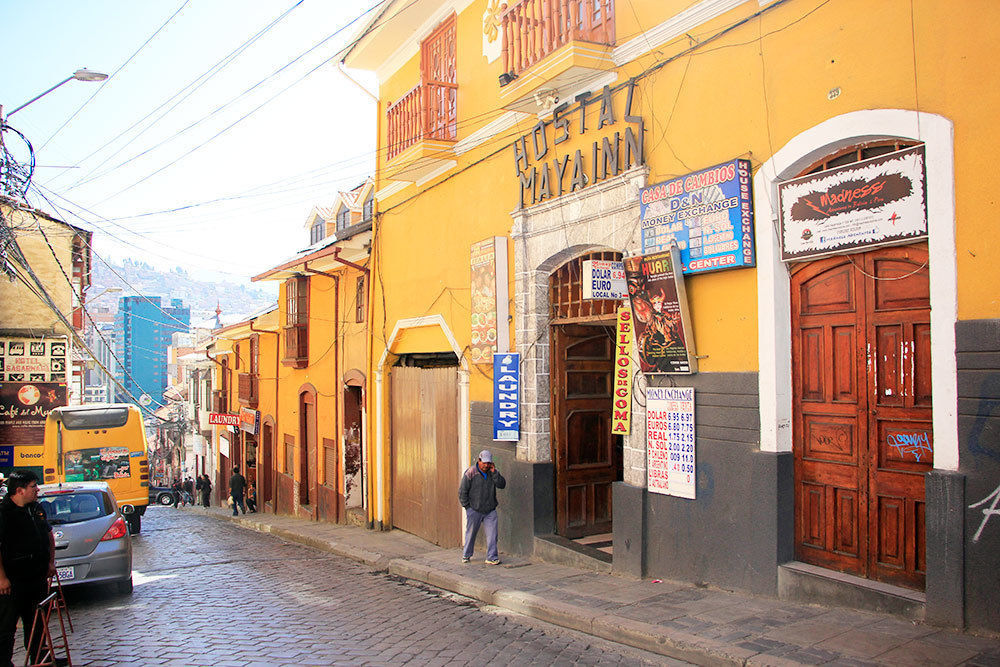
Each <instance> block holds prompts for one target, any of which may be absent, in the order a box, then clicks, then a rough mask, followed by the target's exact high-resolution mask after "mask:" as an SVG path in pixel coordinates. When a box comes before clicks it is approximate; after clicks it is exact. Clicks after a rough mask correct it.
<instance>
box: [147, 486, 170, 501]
mask: <svg viewBox="0 0 1000 667" xmlns="http://www.w3.org/2000/svg"><path fill="white" fill-rule="evenodd" d="M149 502H150V504H153V503H157V504H158V505H173V504H174V491H173V489H171V488H170V487H169V486H151V487H149Z"/></svg>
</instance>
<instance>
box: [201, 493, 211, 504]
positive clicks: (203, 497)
mask: <svg viewBox="0 0 1000 667" xmlns="http://www.w3.org/2000/svg"><path fill="white" fill-rule="evenodd" d="M211 495H212V491H211V490H208V491H202V492H201V504H202V505H204V506H205V507H208V499H209V497H210V496H211Z"/></svg>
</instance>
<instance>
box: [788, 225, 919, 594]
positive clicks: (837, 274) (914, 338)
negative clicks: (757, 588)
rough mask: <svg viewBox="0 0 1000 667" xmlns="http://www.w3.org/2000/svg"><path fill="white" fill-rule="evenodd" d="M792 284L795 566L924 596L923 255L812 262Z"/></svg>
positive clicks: (894, 251) (911, 251)
mask: <svg viewBox="0 0 1000 667" xmlns="http://www.w3.org/2000/svg"><path fill="white" fill-rule="evenodd" d="M791 284H792V338H793V341H792V342H793V346H792V367H793V371H792V376H793V400H794V406H793V452H794V458H795V504H796V511H795V551H796V557H797V558H798V559H799V560H802V561H805V562H808V563H813V564H816V565H820V566H823V567H828V568H832V569H836V570H840V571H844V572H850V573H853V574H857V575H860V576H864V577H870V578H873V579H878V580H880V581H886V582H891V583H895V584H899V585H903V586H908V587H912V588H923V585H924V569H925V562H924V475H923V474H924V473H925V472H927V471H929V470H930V469H931V467H932V463H933V445H934V443H933V430H932V428H931V374H930V373H931V354H930V351H931V342H930V297H929V281H928V268H927V248H926V245H914V246H904V247H897V248H886V249H879V250H873V251H870V252H867V253H863V254H857V255H848V256H840V257H833V258H829V259H824V260H819V261H816V262H812V263H810V264H808V265H805V266H804V267H802V268H801V269H799V270H798V271H797V272H796V273H794V275H793V276H792V280H791Z"/></svg>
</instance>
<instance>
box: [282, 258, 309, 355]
mask: <svg viewBox="0 0 1000 667" xmlns="http://www.w3.org/2000/svg"><path fill="white" fill-rule="evenodd" d="M308 361H309V278H308V277H307V276H296V277H295V278H289V279H288V280H287V281H285V356H284V359H282V362H283V363H285V364H288V365H291V366H295V367H296V368H305V367H306V366H307V365H308Z"/></svg>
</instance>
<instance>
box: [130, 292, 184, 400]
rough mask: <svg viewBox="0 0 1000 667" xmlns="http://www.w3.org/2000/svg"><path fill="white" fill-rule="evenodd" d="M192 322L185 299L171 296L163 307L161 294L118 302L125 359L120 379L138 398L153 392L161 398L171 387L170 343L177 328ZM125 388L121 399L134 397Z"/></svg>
mask: <svg viewBox="0 0 1000 667" xmlns="http://www.w3.org/2000/svg"><path fill="white" fill-rule="evenodd" d="M190 325H191V309H190V308H188V307H187V306H185V305H184V304H183V302H182V301H181V299H171V300H170V305H169V306H167V307H161V306H160V297H158V296H150V297H146V296H126V297H122V298H121V299H119V301H118V317H117V318H116V320H115V328H116V329H117V334H118V335H117V336H116V338H115V343H116V345H115V347H116V352H117V355H118V359H119V360H120V362H121V367H120V368H119V371H120V372H119V375H118V376H119V379H120V380H121V382H122V384H123V385H124V386H125V388H126V389H127V390H128V392H130V393H131V394H132V397H135V399H138V398H139V397H140V396H142V395H143V394H149V395H150V397H151V398H152V399H153V400H154V401H161V400H162V398H163V390H164V389H166V388H167V383H168V376H167V346H169V345H170V337H171V336H172V335H173V333H174V332H175V331H187V330H188V329H189V327H190ZM132 397H130V396H129V395H128V394H124V395H123V392H122V391H121V390H119V392H118V400H120V401H131V400H133V399H132Z"/></svg>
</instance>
